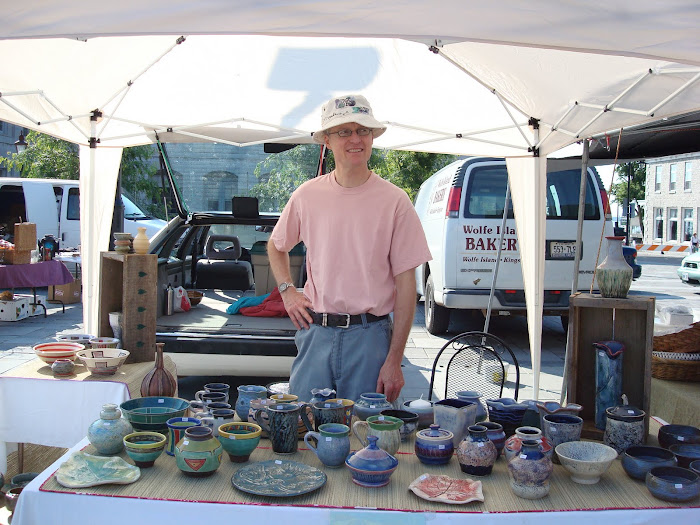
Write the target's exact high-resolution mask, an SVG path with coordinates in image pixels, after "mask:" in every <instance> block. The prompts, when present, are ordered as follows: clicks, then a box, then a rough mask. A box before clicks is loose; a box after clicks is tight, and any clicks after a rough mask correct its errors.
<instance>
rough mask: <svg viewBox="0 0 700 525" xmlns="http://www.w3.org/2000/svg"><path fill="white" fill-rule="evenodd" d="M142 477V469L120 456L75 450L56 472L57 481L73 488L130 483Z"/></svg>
mask: <svg viewBox="0 0 700 525" xmlns="http://www.w3.org/2000/svg"><path fill="white" fill-rule="evenodd" d="M140 477H141V469H140V468H138V467H135V466H134V465H130V464H129V463H127V462H126V461H124V460H123V459H122V458H120V457H102V456H91V455H90V454H85V453H84V452H75V453H74V454H73V455H72V456H71V457H70V459H69V460H68V461H66V462H65V463H63V464H62V465H61V466H60V467H58V471H57V472H56V481H58V482H59V483H60V484H61V485H63V486H64V487H68V488H71V489H79V488H84V487H93V486H95V485H107V484H109V483H114V484H117V485H128V484H129V483H133V482H134V481H136V480H137V479H139V478H140Z"/></svg>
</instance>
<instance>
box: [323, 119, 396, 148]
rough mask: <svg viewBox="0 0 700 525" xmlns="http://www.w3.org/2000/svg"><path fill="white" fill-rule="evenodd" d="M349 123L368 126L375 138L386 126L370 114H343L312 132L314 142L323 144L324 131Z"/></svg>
mask: <svg viewBox="0 0 700 525" xmlns="http://www.w3.org/2000/svg"><path fill="white" fill-rule="evenodd" d="M350 123H354V124H359V125H360V126H363V127H365V128H370V129H371V130H373V133H372V137H374V138H375V139H376V138H377V137H380V136H381V135H382V134H383V133H384V132H385V131H386V126H383V125H382V124H381V123H380V122H379V121H378V120H377V119H375V118H374V117H372V116H370V115H356V114H355V115H343V116H342V117H339V118H335V119H331V121H330V122H329V123H328V125H327V126H324V127H323V128H321V129H319V130H318V131H315V132H314V134H313V139H314V142H317V143H318V144H323V142H324V141H323V137H325V136H326V133H325V132H326V131H327V130H329V129H331V128H335V127H337V126H342V125H343V124H350Z"/></svg>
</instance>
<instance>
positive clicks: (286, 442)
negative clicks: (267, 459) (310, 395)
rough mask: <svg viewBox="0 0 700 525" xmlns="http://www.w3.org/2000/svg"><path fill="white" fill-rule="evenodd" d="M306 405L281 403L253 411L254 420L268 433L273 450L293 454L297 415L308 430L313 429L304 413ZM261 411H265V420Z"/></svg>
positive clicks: (296, 438)
mask: <svg viewBox="0 0 700 525" xmlns="http://www.w3.org/2000/svg"><path fill="white" fill-rule="evenodd" d="M307 407H308V405H307V404H306V403H299V404H292V403H281V404H278V405H269V406H268V407H267V408H266V409H265V410H262V409H261V410H256V411H255V421H257V422H258V425H260V426H261V427H262V428H263V429H264V430H266V431H267V433H268V434H269V436H270V443H271V444H272V451H273V452H276V453H277V454H293V453H294V452H296V451H297V448H298V444H299V433H298V428H299V417H301V419H302V421H303V422H304V425H305V426H306V428H307V429H308V430H309V431H312V430H313V428H312V426H311V422H310V421H309V418H308V416H307V414H306V409H307ZM263 413H267V421H266V420H265V419H263Z"/></svg>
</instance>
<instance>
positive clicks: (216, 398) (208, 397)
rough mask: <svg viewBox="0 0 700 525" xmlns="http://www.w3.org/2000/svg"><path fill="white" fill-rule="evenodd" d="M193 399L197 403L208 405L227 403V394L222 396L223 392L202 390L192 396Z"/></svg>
mask: <svg viewBox="0 0 700 525" xmlns="http://www.w3.org/2000/svg"><path fill="white" fill-rule="evenodd" d="M194 398H195V399H196V400H197V401H201V402H202V403H205V404H207V405H208V404H209V403H214V402H217V403H226V402H228V394H224V393H223V392H206V391H204V390H200V391H199V392H197V393H196V394H195V395H194Z"/></svg>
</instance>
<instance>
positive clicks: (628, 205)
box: [625, 162, 632, 246]
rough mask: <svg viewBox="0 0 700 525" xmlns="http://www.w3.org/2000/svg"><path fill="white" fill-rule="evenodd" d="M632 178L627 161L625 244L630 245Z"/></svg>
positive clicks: (629, 164)
mask: <svg viewBox="0 0 700 525" xmlns="http://www.w3.org/2000/svg"><path fill="white" fill-rule="evenodd" d="M631 180H632V163H631V162H629V163H627V225H626V228H625V229H626V230H627V241H626V244H627V246H629V245H630V221H631V219H632V202H631V201H630V182H631Z"/></svg>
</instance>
